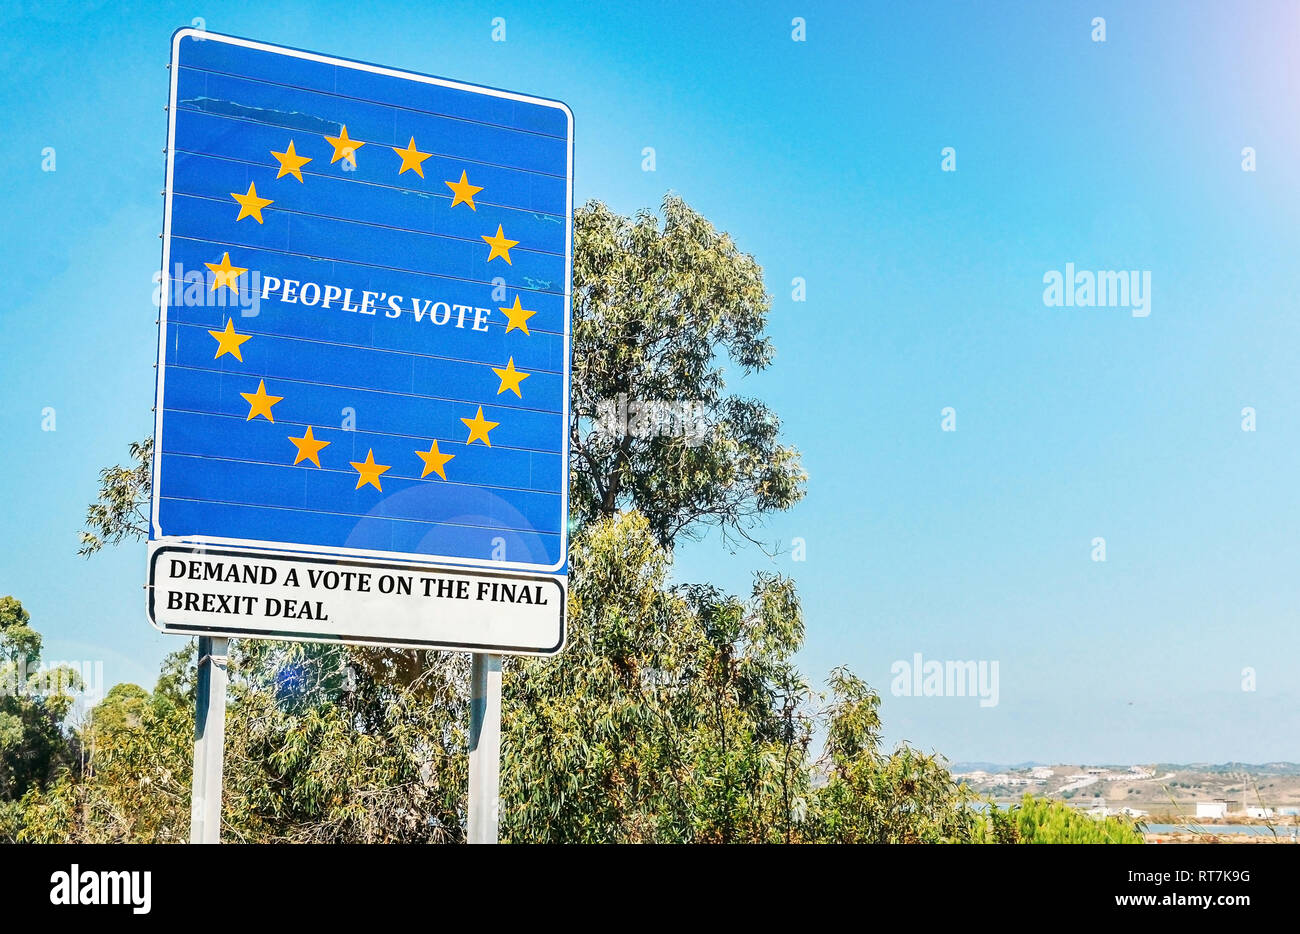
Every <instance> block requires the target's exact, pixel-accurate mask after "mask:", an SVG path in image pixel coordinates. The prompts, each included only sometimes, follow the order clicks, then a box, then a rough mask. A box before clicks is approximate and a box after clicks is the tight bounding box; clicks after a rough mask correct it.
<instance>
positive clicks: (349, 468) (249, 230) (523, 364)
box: [150, 30, 573, 643]
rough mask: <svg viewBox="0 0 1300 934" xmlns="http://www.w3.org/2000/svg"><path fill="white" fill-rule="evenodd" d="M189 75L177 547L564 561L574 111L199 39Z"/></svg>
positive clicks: (164, 495) (165, 478)
mask: <svg viewBox="0 0 1300 934" xmlns="http://www.w3.org/2000/svg"><path fill="white" fill-rule="evenodd" d="M171 82H172V88H171V104H170V107H169V113H168V119H169V133H168V147H167V148H168V154H167V155H168V168H167V190H166V197H167V205H166V213H165V219H164V226H165V229H164V233H163V243H164V246H163V279H162V281H163V285H164V288H163V290H162V294H163V302H162V310H161V311H162V313H161V324H160V337H159V366H158V369H159V373H158V390H157V406H156V411H157V416H156V417H157V424H156V426H155V432H156V435H155V462H154V500H153V508H152V530H151V536H150V537H151V541H152V542H154V543H155V545H154V546H153V547H155V548H157V547H161V546H164V545H165V546H168V549H169V550H168V554H169V555H171V556H172V557H171V560H173V561H180V560H181V559H178V558H176V557H175V556H176V555H177V554H179V549H180V548H181V546H185V547H186V548H188V550H189V551H188V553H191V554H192V553H193V552H194V551H195V549H196V548H197V549H199V550H200V551H201V554H200V555H199V557H204V556H208V555H223V554H224V555H227V556H228V557H229V560H230V561H231V562H232V563H231V567H234V566H235V565H234V563H233V562H234V561H235V560H236V558H235V556H238V555H241V554H253V555H262V556H276V555H279V556H282V557H283V556H288V555H296V556H301V557H303V558H310V559H312V560H311V561H308V562H305V563H304V564H303V566H304V567H305V566H307V564H312V562H315V564H313V565H312V566H315V567H316V568H317V570H322V569H326V568H333V569H335V570H337V569H340V568H352V569H353V572H354V573H358V574H368V575H371V576H373V575H375V573H376V571H375V569H378V568H390V571H387V572H383V573H387V574H389V576H390V577H391V578H392V581H390V582H389V583H390V586H391V587H392V588H394V591H393V592H394V593H395V594H396V596H399V597H400V596H402V594H400V593H396V591H397V590H399V589H400V588H402V587H403V586H405V587H408V588H410V589H411V591H412V592H411V594H409V595H407V596H411V597H415V596H417V593H416V591H418V590H419V589H420V580H419V579H418V578H413V577H412V572H411V571H409V570H407V571H403V570H401V569H402V568H403V567H404V566H406V565H408V564H409V565H410V566H412V567H416V568H420V569H428V568H441V569H446V570H448V572H449V573H450V572H451V571H454V570H455V569H462V570H466V571H474V570H475V569H481V570H482V572H483V573H479V574H477V576H474V575H471V578H472V579H469V578H465V577H459V578H457V580H459V581H464V580H469V583H470V584H472V585H474V586H473V587H471V588H470V589H471V590H474V589H475V588H476V587H477V585H478V584H481V583H483V581H488V582H489V584H496V585H499V586H507V585H511V586H519V587H531V586H532V583H530V581H533V580H534V579H533V578H531V577H529V575H528V574H522V575H521V574H519V573H515V574H514V575H513V577H511V576H510V575H509V574H507V575H506V576H500V574H498V576H497V577H494V576H493V574H492V573H490V572H532V573H533V574H535V575H537V579H539V580H540V579H545V578H547V577H548V576H549V577H551V578H555V577H562V575H563V573H564V569H565V564H566V525H567V523H566V516H567V484H568V465H567V457H568V446H567V436H568V428H567V426H568V399H569V391H568V383H569V283H570V279H571V262H572V223H571V218H572V166H573V118H572V115H571V114H570V112H569V111H568V108H567V107H565V106H564V105H563V104H560V103H557V102H555V101H549V100H545V99H540V98H534V97H529V96H526V95H521V94H514V93H510V92H505V91H499V90H494V89H488V88H482V87H476V86H471V85H465V84H461V83H458V82H453V81H447V80H443V79H436V78H430V77H427V76H423V75H416V74H411V73H406V72H401V71H396V70H393V69H388V68H381V67H378V66H373V65H365V64H362V63H358V62H352V61H348V60H344V59H334V58H329V57H326V56H322V55H316V54H313V53H307V52H301V51H298V50H291V49H284V48H279V47H275V46H268V45H265V44H262V43H258V42H252V41H249V40H244V39H236V38H232V37H227V36H219V35H215V34H211V33H205V32H202V31H196V30H181V31H180V32H178V33H177V34H176V36H175V38H174V41H173V55H172V66H171ZM193 560H194V559H193V558H191V559H189V563H193ZM268 560H270V558H268ZM159 563H160V562H159V561H158V560H155V562H154V564H155V567H154V570H155V572H156V573H161V572H160V571H159V570H158V567H157V565H158V564H159ZM181 563H186V562H185V561H181ZM209 563H211V559H210V562H209ZM245 564H247V562H245ZM291 564H292V562H291V561H287V558H286V559H285V561H282V562H281V564H280V571H279V574H278V575H277V577H278V578H279V581H280V583H281V584H283V580H284V577H285V576H286V574H287V571H288V569H289V566H290V565H291ZM367 568H368V569H370V570H366V569H367ZM230 573H231V572H229V571H226V570H221V569H217V570H215V571H212V570H210V569H209V571H193V569H188V570H183V571H182V570H175V571H173V572H172V573H171V576H172V577H175V578H176V579H177V580H180V579H185V580H188V581H190V582H193V581H195V580H196V575H198V576H204V575H206V578H207V579H208V580H209V581H210V580H211V579H212V578H213V577H216V578H220V577H221V576H222V575H223V574H224V575H226V576H227V578H229V575H230ZM241 573H243V572H236V573H235V576H236V577H239V575H240V574H241ZM256 576H257V574H256V573H253V577H256ZM297 577H298V575H295V578H297ZM401 579H406V580H407V583H406V584H405V585H403V584H400V583H397V582H396V581H399V580H401ZM226 583H231V581H230V580H229V579H228V580H227V581H226ZM233 583H235V584H236V585H238V586H244V587H251V586H254V583H256V582H254V583H250V582H249V581H247V580H243V581H241V580H235V581H234V582H233ZM369 583H370V584H371V585H372V586H373V587H375V588H376V590H377V589H378V588H379V581H378V578H377V577H376V578H375V579H374V580H371V581H370V582H369ZM300 585H301V586H305V585H306V582H305V581H302V582H300ZM155 586H157V582H155ZM292 586H293V585H290V587H291V588H292ZM205 587H207V588H208V590H210V589H211V587H210V586H209V585H203V586H199V585H198V584H194V586H193V587H190V588H189V590H190V591H191V592H193V593H195V594H196V596H197V599H196V600H195V601H193V603H192V604H191V605H190V607H189V610H190V611H192V612H193V613H194V614H206V613H208V612H216V611H215V610H211V609H210V608H211V607H215V606H216V605H217V603H216V601H215V600H212V601H207V604H206V606H205V604H204V601H203V599H202V598H203V597H204V596H205V594H207V590H205ZM227 589H230V588H227ZM236 589H237V587H236ZM453 589H460V588H459V585H458V586H457V587H456V588H453ZM376 590H367V591H361V593H369V594H371V595H372V596H371V597H370V598H367V599H378V598H377V597H375V596H374V594H375V592H376ZM489 590H490V588H489ZM437 592H438V585H436V584H435V585H434V586H432V588H431V590H430V593H431V596H430V597H429V600H436V599H437ZM548 592H549V591H548ZM213 593H215V591H213ZM540 593H541V592H540V591H538V592H534V593H532V594H531V596H538V595H539V594H540ZM233 595H234V594H233V592H232V593H230V594H226V596H228V597H229V596H233ZM241 595H242V596H252V595H253V594H252V592H251V591H250V592H248V593H242V594H241ZM313 595H317V594H297V595H295V596H308V597H309V596H313ZM156 596H157V595H155V597H156ZM259 599H260V601H262V602H264V601H266V600H269V599H280V600H283V599H289V597H287V596H286V595H285V594H279V595H278V596H277V595H275V594H271V593H270V592H269V591H268V592H264V593H261V594H260V596H259ZM445 599H446V601H447V602H450V601H452V600H455V599H456V598H455V597H446V598H445ZM464 599H465V600H467V601H470V600H471V599H472V598H471V597H466V598H464ZM477 599H478V601H480V602H483V603H485V604H489V603H493V602H494V601H492V600H488V599H487V597H480V598H477ZM155 602H156V601H155ZM173 602H179V603H181V604H182V606H180V607H175V608H174V609H175V610H176V614H175V615H180V616H183V615H184V613H185V611H186V607H185V606H184V604H185V598H183V597H182V598H173ZM309 602H310V601H309ZM504 602H506V603H515V602H516V601H515V600H513V599H510V600H504ZM320 609H321V611H322V612H327V611H328V608H327V607H322V608H320ZM369 609H370V611H372V612H374V611H378V610H379V608H378V607H377V606H370V607H369ZM426 609H427V608H426ZM156 610H157V607H156V606H155V611H156ZM337 612H346V608H345V607H343V606H342V605H339V606H338V607H337ZM357 612H360V610H358V611H357ZM242 615H244V616H249V617H256V616H257V614H256V613H255V612H254V613H246V614H242ZM399 615H400V614H399ZM202 618H204V619H209V618H208V617H206V616H204V617H202ZM198 619H200V616H199V615H195V616H193V617H192V618H190V622H191V623H193V624H194V625H193V626H192V627H190V628H189V629H185V630H184V631H218V630H220V628H221V627H219V626H214V627H204V626H198V625H197V623H196V620H198ZM209 621H210V619H209ZM313 622H314V623H315V627H316V628H315V629H310V630H303V631H302V632H300V633H299V634H298V635H299V636H301V637H303V638H309V637H312V636H313V635H319V630H323V629H325V628H327V627H325V626H324V625H323V624H322V623H321V622H320V621H319V620H314V621H313ZM426 622H427V620H426ZM177 625H178V626H179V625H182V624H177ZM412 625H415V623H412ZM227 628H228V629H230V631H232V632H233V631H235V629H240V628H241V627H240V626H238V625H235V624H231V626H230V627H227ZM250 628H252V629H255V628H256V627H250V626H249V625H248V621H247V620H244V621H242V629H250ZM177 631H182V630H181V629H180V628H177ZM278 634H279V635H285V633H283V632H279V633H278ZM288 635H290V636H291V637H292V636H293V634H292V633H290V634H288ZM344 635H352V636H358V633H345V634H344ZM371 638H372V639H373V640H374V641H379V640H380V638H381V637H380V636H372V637H371ZM362 641H364V640H362ZM394 641H396V642H397V643H401V642H402V641H403V639H396V640H394ZM407 641H417V642H418V641H421V640H419V639H415V638H412V639H410V640H407ZM435 641H436V640H435Z"/></svg>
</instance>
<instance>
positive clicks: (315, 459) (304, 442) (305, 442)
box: [289, 425, 333, 467]
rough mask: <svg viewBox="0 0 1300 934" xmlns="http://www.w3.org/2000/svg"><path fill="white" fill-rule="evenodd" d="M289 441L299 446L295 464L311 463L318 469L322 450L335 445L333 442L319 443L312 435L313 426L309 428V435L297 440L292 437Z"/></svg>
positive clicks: (294, 460)
mask: <svg viewBox="0 0 1300 934" xmlns="http://www.w3.org/2000/svg"><path fill="white" fill-rule="evenodd" d="M289 440H290V441H292V442H293V443H294V444H295V445H297V446H298V456H297V457H295V458H294V459H293V462H294V463H295V464H297V463H298V462H299V461H311V462H312V463H313V464H315V465H316V466H317V467H319V466H320V452H321V448H327V447H329V446H330V445H331V444H332V443H333V442H331V441H317V440H316V439H315V438H313V437H312V435H311V425H308V426H307V433H306V434H305V435H303V436H302V437H301V438H295V437H293V436H292V435H290V436H289Z"/></svg>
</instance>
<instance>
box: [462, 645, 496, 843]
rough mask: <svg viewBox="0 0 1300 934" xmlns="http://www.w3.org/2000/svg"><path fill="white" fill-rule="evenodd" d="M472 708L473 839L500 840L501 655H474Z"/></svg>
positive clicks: (470, 766) (470, 782)
mask: <svg viewBox="0 0 1300 934" xmlns="http://www.w3.org/2000/svg"><path fill="white" fill-rule="evenodd" d="M472 657H473V660H474V670H473V674H472V675H471V678H470V681H471V683H470V708H469V842H470V843H496V842H497V798H498V795H499V794H500V791H501V656H500V655H479V654H477V653H476V654H474V655H473V656H472Z"/></svg>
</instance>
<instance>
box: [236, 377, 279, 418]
mask: <svg viewBox="0 0 1300 934" xmlns="http://www.w3.org/2000/svg"><path fill="white" fill-rule="evenodd" d="M240 395H241V396H243V397H244V400H245V401H246V402H247V403H248V418H246V419H244V421H246V422H251V421H252V420H253V419H255V418H256V417H257V416H259V415H265V416H266V420H267V421H268V422H273V421H275V416H274V415H272V414H271V406H273V405H275V404H276V403H277V402H279V401H280V400H281V399H283V398H284V396H268V395H267V394H266V380H262V381H261V382H259V383H258V384H257V392H241V393H240Z"/></svg>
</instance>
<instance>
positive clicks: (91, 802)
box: [0, 196, 1055, 843]
mask: <svg viewBox="0 0 1300 934" xmlns="http://www.w3.org/2000/svg"><path fill="white" fill-rule="evenodd" d="M663 215H664V216H663V223H662V226H661V225H660V223H659V221H658V220H657V219H656V218H655V217H654V216H653V215H651V214H649V213H648V212H643V213H641V214H638V215H637V216H636V218H625V217H620V216H618V215H615V214H613V213H612V212H610V211H609V209H608V208H606V207H605V206H604V205H603V204H600V203H599V202H591V203H589V204H588V205H586V206H585V207H583V208H581V209H579V210H578V211H577V213H576V215H575V257H574V283H573V288H574V351H573V354H574V389H573V421H572V424H571V426H570V428H571V438H572V443H573V458H572V459H571V463H572V473H571V477H570V487H571V496H570V502H571V505H572V509H573V517H574V519H575V520H576V521H577V525H578V527H579V531H578V532H577V534H576V535H575V536H574V537H573V541H572V543H571V550H570V564H571V577H570V580H571V590H570V601H569V620H568V627H569V644H568V647H567V648H566V650H565V651H564V652H563V653H562V654H561V655H559V656H557V657H555V658H550V659H523V658H511V659H507V661H506V666H505V672H504V678H503V687H504V696H503V722H502V731H503V756H502V775H501V792H502V794H501V802H500V818H501V834H502V838H503V839H505V840H508V841H511V842H721V843H726V842H737V843H738V842H751V843H773V842H853V843H862V842H949V841H951V842H959V841H985V840H995V841H1010V840H1013V839H1017V838H1018V835H1022V834H1023V833H1024V832H1023V831H1022V830H1021V829H1020V822H1021V817H1020V815H1021V814H1023V808H1022V810H1021V811H1019V812H1017V813H1016V814H1015V815H1013V814H1010V813H1006V812H1000V811H998V809H996V808H993V809H992V810H991V811H989V812H988V813H986V814H981V813H980V812H978V811H977V810H976V809H975V808H974V807H973V804H974V802H973V800H972V799H971V798H970V797H969V795H968V794H967V793H966V792H965V790H964V788H963V787H962V786H959V785H958V784H957V783H955V782H954V781H953V779H952V777H951V775H950V774H949V773H948V771H947V769H946V768H945V766H944V765H943V762H942V761H941V760H940V759H938V758H936V757H934V756H929V755H924V754H922V753H921V752H919V751H917V750H915V749H912V748H910V747H908V746H901V747H899V748H898V749H895V750H893V751H892V752H887V751H886V750H884V749H883V747H882V742H881V732H880V719H879V713H878V710H879V697H878V696H877V695H876V694H875V693H874V692H873V691H871V690H870V689H869V688H868V687H867V685H866V684H865V683H863V682H862V681H861V680H859V679H857V678H856V677H854V676H853V675H851V674H850V673H849V672H847V671H845V670H843V669H840V670H837V671H836V672H835V673H834V674H833V676H832V680H831V685H830V693H829V696H828V697H827V696H822V695H820V694H818V693H815V692H814V691H813V690H812V689H811V688H810V687H809V685H808V684H807V683H806V680H805V678H804V676H803V675H802V674H801V673H800V672H799V670H798V669H797V667H796V666H795V664H794V656H795V653H796V652H797V651H798V650H799V648H800V646H801V644H802V641H803V633H804V621H803V614H802V609H801V607H800V603H799V599H798V595H797V593H796V591H795V587H794V584H793V582H792V581H790V580H788V579H786V578H783V577H780V576H778V575H774V574H757V575H755V579H754V584H753V587H752V589H751V591H750V593H749V595H748V596H747V597H745V598H741V597H738V596H735V595H731V594H727V593H724V592H722V591H721V590H719V589H718V588H716V587H712V586H709V585H699V584H697V585H675V586H674V585H671V584H670V583H669V581H668V576H669V571H670V565H671V549H672V546H673V543H674V542H675V541H676V539H677V538H678V537H679V536H683V535H691V534H694V533H695V531H696V530H697V529H700V528H702V527H703V526H706V525H713V526H715V527H718V528H720V529H721V531H722V533H723V536H724V538H725V537H729V536H732V535H734V534H738V535H740V536H742V537H751V534H752V532H753V530H754V527H755V525H754V524H755V523H756V522H757V521H758V520H759V519H761V517H762V516H763V515H764V514H765V513H768V512H771V511H772V510H779V509H786V508H788V507H789V506H791V505H792V504H794V503H795V502H797V501H798V499H799V498H800V497H801V496H802V495H803V489H804V483H805V475H804V472H803V470H802V468H801V467H800V464H799V455H798V452H797V451H795V449H794V448H792V447H789V446H787V445H784V444H783V443H781V441H780V439H779V437H778V435H779V422H778V420H777V419H776V417H775V415H774V414H773V413H771V412H770V411H768V410H767V409H766V407H764V406H763V405H762V404H761V403H759V402H756V401H754V400H751V399H745V398H741V397H737V396H732V395H727V394H726V385H725V382H724V379H723V362H724V360H727V361H730V362H731V363H733V364H735V366H736V368H737V369H738V370H739V371H740V372H741V373H746V372H752V371H757V370H761V369H763V368H765V367H766V366H767V365H768V364H769V362H770V361H771V359H772V353H773V352H772V347H771V345H770V343H769V341H768V339H767V338H766V336H765V334H764V328H765V325H766V316H767V313H768V310H769V307H770V301H769V298H768V296H767V294H766V292H765V290H764V288H763V282H762V271H761V269H760V268H759V267H758V265H757V263H755V262H754V260H753V258H752V257H750V256H748V255H746V254H744V253H742V252H740V251H739V250H738V249H737V247H736V246H735V244H734V243H733V242H732V241H731V239H730V237H729V236H727V235H726V234H725V233H719V232H717V231H716V230H714V228H713V227H712V225H710V224H709V223H708V221H706V220H705V219H704V218H703V217H701V216H700V215H698V214H697V213H695V212H694V211H693V210H691V209H690V208H689V207H688V206H687V205H686V204H685V203H684V202H682V201H681V200H680V199H678V198H676V197H673V196H669V197H668V198H666V199H665V200H664V203H663ZM620 398H621V399H623V400H627V402H628V403H629V404H633V403H636V402H639V401H662V402H668V403H677V404H680V403H693V404H695V405H696V406H697V408H696V409H695V413H696V414H697V415H699V417H700V418H701V419H702V422H703V424H702V426H692V427H693V429H694V430H692V431H689V432H685V433H683V432H680V431H678V432H672V431H670V432H660V431H648V432H647V431H640V430H637V428H636V427H635V426H634V425H633V424H628V425H624V426H616V427H618V429H619V430H616V431H612V432H611V431H610V430H609V428H610V426H609V425H608V424H604V422H608V421H609V420H608V419H605V418H604V416H603V414H602V409H609V408H611V407H614V408H616V407H617V406H618V405H619V400H620ZM597 422H602V424H599V425H598V424H597ZM151 453H152V444H151V442H150V441H148V440H146V441H145V442H142V443H139V444H135V445H132V447H131V459H132V462H131V463H130V464H129V465H128V466H125V467H113V468H109V469H107V470H104V471H102V473H101V490H100V495H99V498H98V500H97V502H96V503H94V504H92V505H91V506H90V508H89V509H88V511H87V518H86V525H87V528H86V530H85V531H84V532H83V533H82V537H81V548H80V552H81V553H82V554H84V555H89V554H93V553H95V552H96V551H98V550H99V549H101V548H102V547H104V546H105V545H111V544H114V543H117V542H120V541H123V540H128V539H139V538H142V537H144V535H145V534H146V532H147V522H146V511H147V509H148V502H149V484H150V472H149V460H150V457H151ZM19 610H21V608H20V607H19V608H18V610H15V609H13V608H12V606H11V605H10V604H7V603H3V602H0V620H3V621H6V622H5V625H6V626H7V627H10V628H12V637H11V638H10V641H9V642H6V643H4V645H5V646H6V647H7V648H6V651H9V652H11V653H17V654H18V655H21V654H22V653H24V652H27V653H30V652H31V651H33V648H32V646H33V643H32V640H31V637H30V636H28V635H26V632H25V629H24V627H26V619H25V616H23V615H21V614H20V613H19ZM24 640H26V641H24ZM34 645H35V650H37V651H38V650H39V637H36V642H35V643H34ZM231 651H232V655H231V658H230V664H229V668H228V671H229V675H230V696H229V704H228V709H227V727H226V749H225V794H224V797H223V802H222V806H223V836H224V838H225V839H228V840H234V841H259V842H266V841H293V842H298V841H302V842H387V841H401V842H423V843H441V842H459V841H463V840H464V821H465V792H466V786H467V774H466V771H467V755H466V752H467V748H466V747H467V736H466V729H467V725H468V720H469V710H468V702H467V698H468V693H469V692H468V681H469V663H468V658H467V656H465V655H463V654H454V653H439V652H409V651H407V652H399V651H390V650H382V649H381V650H375V649H361V648H352V647H340V646H320V645H302V644H296V643H293V644H280V643H272V642H262V641H247V642H239V641H237V642H235V643H234V644H233V645H232V650H231ZM194 664H195V654H194V648H193V646H190V647H189V648H188V649H185V650H182V651H180V652H177V653H174V654H173V655H172V656H170V657H169V658H168V659H167V661H166V663H165V664H164V667H163V671H162V672H161V674H160V676H159V679H158V683H157V685H156V687H155V689H154V691H153V692H152V693H147V692H145V691H143V689H141V688H138V687H136V686H134V685H119V686H118V687H117V688H114V689H113V690H112V691H110V692H109V695H108V696H107V697H105V699H104V701H103V702H102V703H101V704H100V705H98V706H97V707H96V708H95V710H94V712H93V714H92V717H91V719H90V722H89V723H88V724H87V725H86V726H85V727H84V728H83V730H82V734H81V739H82V740H83V741H84V742H85V746H86V749H87V755H86V757H85V764H84V766H79V765H78V764H77V763H75V762H72V761H70V760H69V761H66V762H65V763H64V764H63V765H62V766H61V771H60V772H59V775H58V778H57V780H56V781H53V782H46V783H45V784H44V785H43V786H42V785H41V784H40V783H32V782H28V783H27V785H26V786H25V788H24V787H23V786H19V785H6V786H5V787H6V788H7V789H9V791H10V794H11V797H10V799H8V800H9V803H8V804H5V800H6V799H4V798H3V796H0V830H2V829H3V827H4V826H9V827H11V828H17V829H16V830H14V833H13V834H11V835H16V836H17V837H18V838H19V839H23V840H31V841H42V842H52V841H65V840H66V841H72V842H127V841H132V842H169V841H179V840H184V839H186V838H187V837H188V823H189V785H190V772H191V762H192V740H193V704H194ZM7 729H10V728H9V727H6V726H5V725H4V723H3V722H0V742H3V741H4V740H3V739H2V737H4V736H6V735H8V734H7V733H6V732H5V730H7ZM822 735H824V736H826V737H827V743H826V748H825V752H824V754H822V755H821V756H820V757H818V756H816V755H815V754H814V752H813V749H812V747H813V738H814V737H815V736H822ZM49 773H50V769H49V768H47V769H46V775H47V777H48V775H49ZM15 789H16V790H19V791H20V793H21V800H17V799H14V798H13V797H12V792H13V791H14V790H15ZM5 808H7V809H8V810H5ZM6 815H8V817H6ZM6 820H8V824H7V825H6V824H3V822H4V821H6ZM1053 820H1055V818H1053ZM1043 823H1050V822H1048V821H1044V822H1043Z"/></svg>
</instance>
